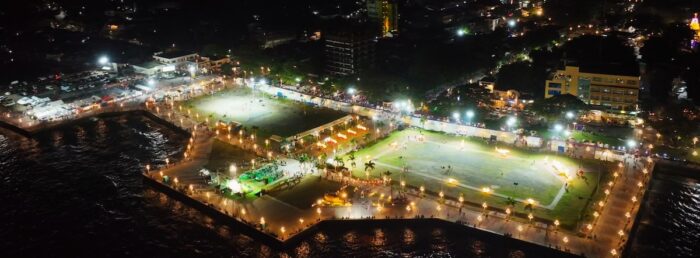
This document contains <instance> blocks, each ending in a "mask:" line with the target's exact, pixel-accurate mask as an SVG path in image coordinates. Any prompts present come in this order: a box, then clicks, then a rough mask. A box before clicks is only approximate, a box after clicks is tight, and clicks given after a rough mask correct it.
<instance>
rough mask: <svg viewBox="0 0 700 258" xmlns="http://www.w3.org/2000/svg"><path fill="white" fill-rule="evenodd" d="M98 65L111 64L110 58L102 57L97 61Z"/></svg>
mask: <svg viewBox="0 0 700 258" xmlns="http://www.w3.org/2000/svg"><path fill="white" fill-rule="evenodd" d="M97 63H99V64H100V65H106V64H107V63H109V57H107V56H101V57H100V58H98V59H97Z"/></svg>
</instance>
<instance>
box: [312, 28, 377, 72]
mask: <svg viewBox="0 0 700 258" xmlns="http://www.w3.org/2000/svg"><path fill="white" fill-rule="evenodd" d="M325 35H326V36H325V44H324V57H325V71H326V73H327V74H330V75H340V76H344V75H351V74H359V73H360V72H361V71H362V70H363V69H364V68H366V67H370V66H372V65H373V63H374V48H375V44H376V36H375V34H374V32H373V31H372V30H371V29H369V28H366V27H362V26H347V27H342V28H337V29H334V30H330V31H328V32H327V33H325Z"/></svg>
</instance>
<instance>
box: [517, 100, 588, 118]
mask: <svg viewBox="0 0 700 258" xmlns="http://www.w3.org/2000/svg"><path fill="white" fill-rule="evenodd" d="M588 109H589V107H588V105H586V103H584V102H583V101H581V100H580V99H579V98H577V97H576V96H574V95H571V94H563V95H557V96H554V97H551V98H547V99H543V100H538V101H535V103H533V104H532V108H531V110H532V111H533V112H535V113H536V114H538V115H540V116H543V117H545V118H547V120H553V119H556V118H558V117H559V116H560V115H561V114H562V113H563V112H566V111H571V110H588Z"/></svg>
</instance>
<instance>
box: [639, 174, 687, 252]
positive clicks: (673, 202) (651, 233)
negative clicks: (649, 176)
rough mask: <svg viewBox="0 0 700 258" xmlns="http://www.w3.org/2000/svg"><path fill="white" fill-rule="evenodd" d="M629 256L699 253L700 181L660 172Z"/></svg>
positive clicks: (651, 189)
mask: <svg viewBox="0 0 700 258" xmlns="http://www.w3.org/2000/svg"><path fill="white" fill-rule="evenodd" d="M650 187H651V188H650V192H649V193H648V194H649V196H648V201H647V202H646V203H644V204H643V205H644V206H645V207H644V211H643V213H642V214H641V215H640V220H639V223H640V224H639V228H638V229H637V231H636V236H635V238H634V241H633V242H632V243H631V246H630V255H629V257H639V258H657V257H700V181H698V180H695V179H690V178H686V177H681V176H672V175H667V174H657V175H655V178H654V180H653V181H652V183H651V186H650Z"/></svg>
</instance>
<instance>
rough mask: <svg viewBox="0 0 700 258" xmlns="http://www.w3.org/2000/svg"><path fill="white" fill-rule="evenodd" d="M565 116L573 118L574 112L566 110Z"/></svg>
mask: <svg viewBox="0 0 700 258" xmlns="http://www.w3.org/2000/svg"><path fill="white" fill-rule="evenodd" d="M566 118H568V119H572V118H574V112H571V111H569V112H566Z"/></svg>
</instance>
